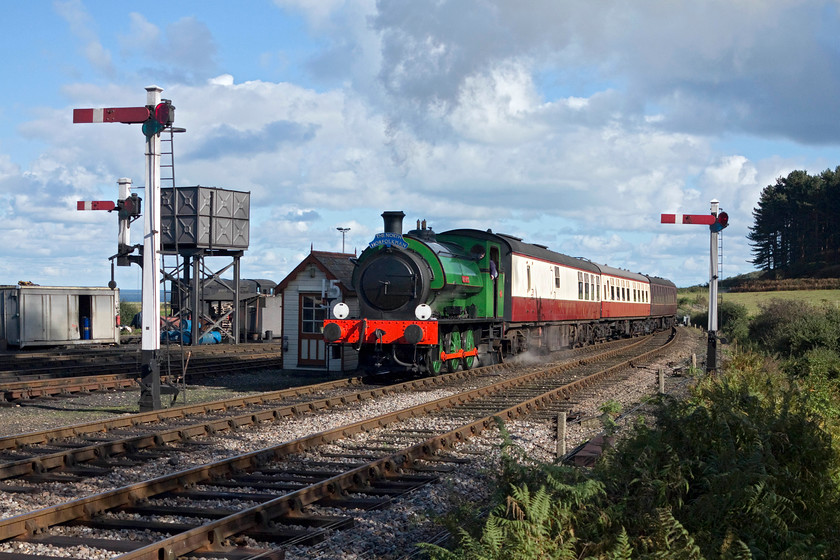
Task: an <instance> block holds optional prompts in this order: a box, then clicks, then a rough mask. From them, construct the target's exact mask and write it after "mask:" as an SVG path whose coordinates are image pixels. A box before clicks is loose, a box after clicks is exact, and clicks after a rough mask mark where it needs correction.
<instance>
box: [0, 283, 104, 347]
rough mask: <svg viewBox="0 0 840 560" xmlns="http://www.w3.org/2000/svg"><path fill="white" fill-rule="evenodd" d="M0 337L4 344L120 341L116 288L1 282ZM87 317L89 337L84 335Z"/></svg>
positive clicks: (29, 344) (34, 344)
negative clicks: (21, 284) (13, 284)
mask: <svg viewBox="0 0 840 560" xmlns="http://www.w3.org/2000/svg"><path fill="white" fill-rule="evenodd" d="M0 296H1V297H0V319H1V320H0V341H2V342H4V343H5V344H7V345H11V346H17V347H19V348H23V347H24V346H57V345H68V344H70V345H86V344H119V342H120V331H119V327H118V326H117V320H116V318H117V316H118V312H117V310H118V307H119V301H120V294H119V290H111V289H110V288H88V287H56V286H0ZM85 318H87V319H88V321H89V324H90V331H89V336H90V338H87V339H85V338H83V336H84V329H83V328H82V325H83V323H84V319H85Z"/></svg>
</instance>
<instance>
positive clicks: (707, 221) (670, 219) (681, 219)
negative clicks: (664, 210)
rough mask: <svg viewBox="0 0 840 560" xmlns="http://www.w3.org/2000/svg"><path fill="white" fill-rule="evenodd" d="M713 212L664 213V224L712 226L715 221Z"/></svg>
mask: <svg viewBox="0 0 840 560" xmlns="http://www.w3.org/2000/svg"><path fill="white" fill-rule="evenodd" d="M715 220H716V218H715V216H714V215H713V214H662V221H661V222H660V223H663V224H700V225H704V226H710V225H712V224H713V223H715Z"/></svg>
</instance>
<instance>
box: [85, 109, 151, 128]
mask: <svg viewBox="0 0 840 560" xmlns="http://www.w3.org/2000/svg"><path fill="white" fill-rule="evenodd" d="M148 118H149V109H148V108H146V107H111V108H108V109H73V122H74V123H106V122H118V123H125V124H132V123H142V122H146V120H148Z"/></svg>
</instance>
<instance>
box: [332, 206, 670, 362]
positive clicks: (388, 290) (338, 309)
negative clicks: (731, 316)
mask: <svg viewBox="0 0 840 560" xmlns="http://www.w3.org/2000/svg"><path fill="white" fill-rule="evenodd" d="M382 217H383V219H384V223H385V228H384V232H383V233H381V234H377V236H376V238H375V239H374V240H373V241H372V242H371V243H370V246H369V247H368V248H367V249H365V250H364V251H363V252H362V254H361V255H360V256H359V258H358V259H357V260H356V261H355V269H354V272H353V279H352V282H353V287H354V288H355V290H356V293H357V295H358V297H359V309H360V313H359V316H358V317H353V318H351V317H349V309H348V308H347V306H346V305H344V304H342V303H339V304H337V305H336V306H335V307H334V308H333V311H332V315H333V317H332V318H330V319H327V320H326V321H325V322H324V338H325V340H326V341H327V342H328V343H331V344H346V345H352V346H353V348H355V349H356V350H357V351H358V352H359V360H360V364H365V365H367V366H368V367H369V368H371V369H375V370H381V369H383V368H385V369H392V368H395V367H400V368H410V369H413V370H415V371H418V372H425V373H432V374H436V373H439V372H440V371H442V370H443V369H444V368H445V369H447V370H449V371H455V370H456V369H458V368H460V367H463V368H470V367H473V366H474V365H476V364H477V363H478V362H479V361H481V362H485V363H486V362H496V361H501V360H504V359H505V358H506V357H509V356H513V355H516V354H519V353H522V352H525V351H529V350H537V351H555V350H559V349H562V348H569V347H574V346H579V345H584V344H591V343H595V342H598V341H601V340H607V339H611V338H616V337H620V336H633V335H637V334H641V333H644V332H651V331H652V330H654V329H658V328H666V327H669V326H671V325H673V323H674V314H675V312H676V287H675V286H674V284H673V283H672V282H670V281H668V280H664V279H656V280H655V282H653V283H652V282H651V280H650V279H649V278H648V277H647V276H644V275H642V274H636V273H631V272H628V271H625V270H620V269H617V268H612V267H608V266H604V265H596V264H594V263H592V262H590V261H589V260H587V259H582V258H575V257H570V256H568V255H564V254H561V253H557V252H554V251H551V250H549V249H548V248H547V247H545V246H544V245H537V244H532V243H525V242H523V240H522V239H520V238H518V237H513V236H510V235H505V234H497V233H493V232H492V230H489V229H488V230H486V231H481V230H473V229H456V230H451V231H447V232H443V233H436V232H434V231H432V229H431V228H427V227H426V225H425V222H420V221H418V223H417V228H416V229H414V230H412V231H409V232H408V233H406V234H405V235H403V226H402V220H403V217H404V214H403V213H402V212H385V213H383V214H382Z"/></svg>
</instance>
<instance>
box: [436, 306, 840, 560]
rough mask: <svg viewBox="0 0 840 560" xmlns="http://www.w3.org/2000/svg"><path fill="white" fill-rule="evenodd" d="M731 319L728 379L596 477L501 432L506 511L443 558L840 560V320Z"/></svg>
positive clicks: (629, 442)
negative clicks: (735, 345) (733, 342)
mask: <svg viewBox="0 0 840 560" xmlns="http://www.w3.org/2000/svg"><path fill="white" fill-rule="evenodd" d="M720 312H721V323H726V324H727V325H729V326H728V328H730V329H731V332H733V333H737V334H736V335H735V336H737V338H738V340H739V341H741V342H742V346H741V348H742V350H741V351H739V352H738V353H737V354H735V355H733V356H731V358H730V359H729V360H728V363H727V366H726V369H725V371H724V373H723V374H721V375H719V376H716V377H708V378H705V379H701V380H700V381H699V382H698V384H697V386H696V387H695V388H694V389H693V391H692V394H691V396H690V397H689V398H687V399H684V400H680V401H677V400H673V399H667V398H666V399H663V400H662V401H661V404H660V406H659V409H658V412H657V415H656V425H655V426H653V427H651V426H645V425H642V424H637V425H636V427H635V428H634V429H633V431H632V432H631V433H629V434H627V435H626V437H624V438H623V439H621V440H620V441H619V443H617V444H616V446H615V447H614V448H613V449H611V450H609V451H608V452H607V453H606V454H605V456H604V458H603V459H602V461H601V462H600V463H599V464H598V465H597V466H596V467H595V468H594V469H593V470H591V471H581V470H577V469H572V468H569V467H564V466H562V465H558V464H539V463H538V462H536V461H534V460H532V459H530V458H528V457H526V456H525V454H524V452H523V451H522V450H521V449H518V448H516V447H515V446H514V445H512V444H511V442H510V438H508V437H506V433H505V432H504V430H502V433H503V440H504V443H503V447H502V449H503V457H504V459H503V463H502V472H501V474H500V475H499V478H498V480H497V481H496V483H497V488H498V491H499V493H498V498H497V500H496V503H497V505H496V507H495V509H493V510H492V512H491V513H490V514H489V515H488V516H487V517H486V518H485V519H484V520H483V523H482V524H478V523H476V522H474V520H472V521H471V522H469V523H465V524H462V525H461V527H464V528H463V529H461V530H460V532H459V541H458V546H457V547H456V548H455V549H454V550H444V549H441V548H437V547H432V546H428V547H427V550H428V552H429V555H430V556H431V558H433V559H449V560H452V559H469V560H473V559H488V560H508V559H511V560H513V559H517V560H526V559H542V558H568V559H579V558H586V559H593V560H594V559H599V560H601V559H603V560H613V559H630V558H634V559H635V558H639V559H645V560H647V559H654V558H656V559H712V558H714V559H717V558H722V559H748V558H753V559H776V558H782V559H812V558H825V559H834V558H840V531H837V527H838V524H840V445H838V441H840V437H838V436H840V310H838V309H836V308H835V307H833V306H823V307H808V306H803V305H800V304H790V303H785V302H781V301H779V302H772V303H770V304H767V305H766V306H765V307H764V308H763V309H762V311H761V313H759V315H757V316H756V317H755V318H753V319H752V320H748V319H747V318H746V313H745V312H743V311H742V310H740V309H737V308H727V309H725V310H724V309H721V310H720ZM733 325H734V327H733ZM750 340H751V341H752V342H749V341H750ZM602 412H603V413H604V414H605V416H608V415H609V414H611V413H614V412H615V406H614V404H613V403H606V404H605V406H604V407H603V408H602ZM468 528H471V529H468Z"/></svg>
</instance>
